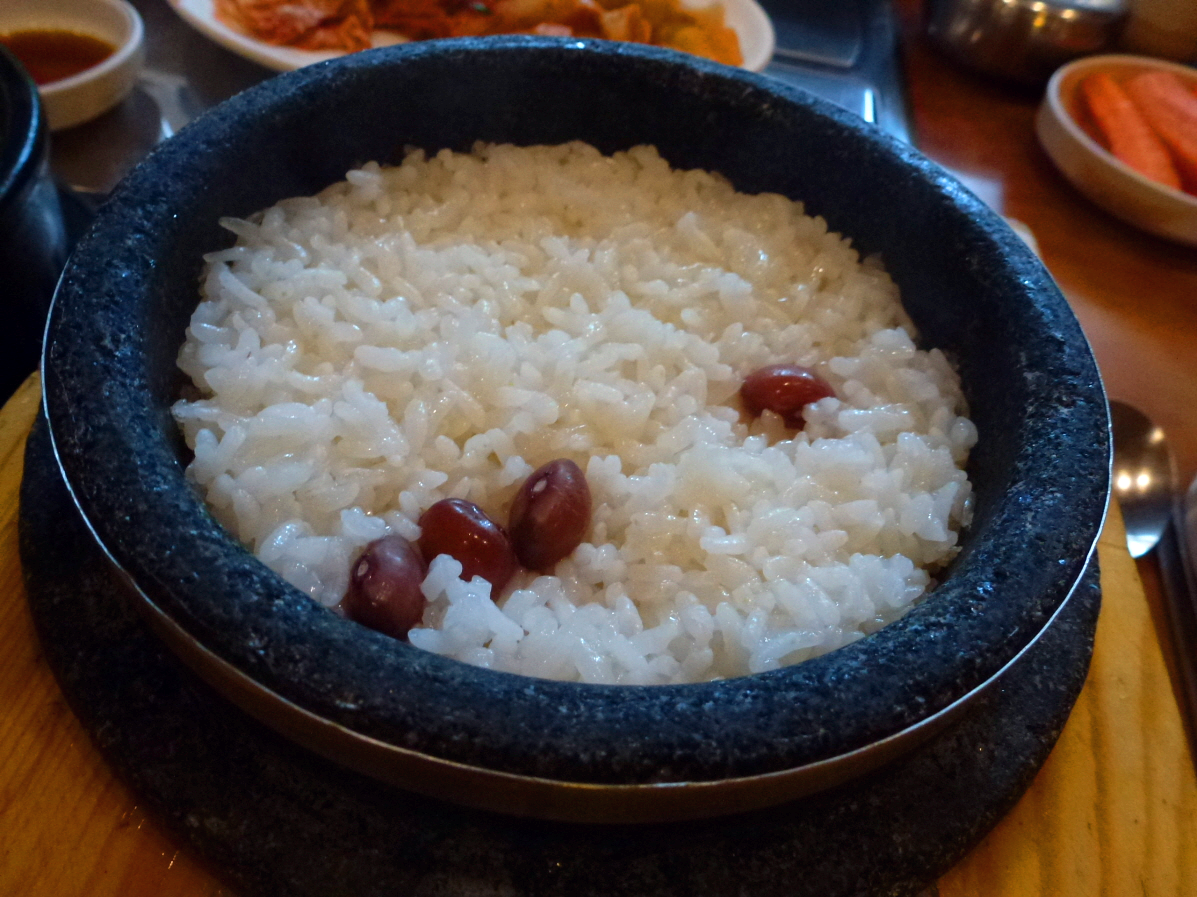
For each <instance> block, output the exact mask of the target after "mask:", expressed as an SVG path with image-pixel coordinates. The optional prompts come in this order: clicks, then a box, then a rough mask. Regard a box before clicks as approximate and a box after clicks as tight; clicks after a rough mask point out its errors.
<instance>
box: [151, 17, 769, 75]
mask: <svg viewBox="0 0 1197 897" xmlns="http://www.w3.org/2000/svg"><path fill="white" fill-rule="evenodd" d="M169 2H170V5H171V6H172V7H174V9H175V11H176V12H177V13H178V14H179V15H180V16H181V17H182V18H183V19H184V21H186V22H187V23H188V24H190V25H191V26H192V27H194V28H195V29H196V30H198V31H199V32H201V33H202V34H204V35H205V36H207V37H209V38H211V39H212V40H214V41H215V42H216V43H218V44H220V45H221V46H222V47H224V48H225V49H226V50H231V51H232V52H234V53H236V54H238V55H240V56H243V57H245V58H246V59H250V60H252V61H254V62H256V63H258V64H259V65H264V66H266V67H267V68H271V69H274V70H275V71H279V72H288V71H292V70H294V69H297V68H301V67H302V66H305V65H311V64H312V63H314V62H323V61H324V60H326V59H333V58H335V57H337V56H343V55H344V53H343V52H341V51H339V50H302V49H298V48H296V47H292V46H279V45H276V44H269V43H266V42H265V41H261V40H257V39H256V38H253V37H250V36H249V35H247V34H244V33H243V32H241V31H238V30H237V29H236V28H233V27H231V26H229V25H228V24H226V23H225V22H223V21H221V20H220V19H218V18H217V16H216V12H215V4H214V3H213V0H169ZM718 2H719V4H720V5H721V6H723V8H724V15H725V16H726V21H727V24H728V25H729V26H731V28H732V29H733V30H734V31H735V32H736V36H737V37H738V38H739V39H740V51H741V53H742V54H743V56H744V62H743V64H742V67H743V68H746V69H748V70H750V71H754V72H759V71H760V70H761V69H763V68H764V67H765V66H766V65H768V63H769V59H770V58H771V57H772V56H773V42H774V37H773V25H772V23H771V22H770V20H769V16H768V15H767V14H766V13H765V11H764V10H763V9H761V7H760V5H759V4H758V3H757V2H756V0H718ZM684 5H690V6H696V7H698V6H703V5H706V4H702V3H690V4H684ZM372 40H373V45H374V46H375V47H384V46H390V45H392V44H397V43H405V42H406V38H404V37H403V36H401V35H398V34H396V33H394V32H392V31H386V30H383V29H379V30H376V31H374V32H373V35H372Z"/></svg>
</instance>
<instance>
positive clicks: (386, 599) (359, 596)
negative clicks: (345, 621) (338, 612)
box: [341, 535, 428, 638]
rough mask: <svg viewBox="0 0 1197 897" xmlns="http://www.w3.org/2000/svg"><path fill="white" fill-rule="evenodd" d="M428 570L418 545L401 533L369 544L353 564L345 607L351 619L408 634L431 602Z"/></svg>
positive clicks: (397, 634)
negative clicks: (427, 598)
mask: <svg viewBox="0 0 1197 897" xmlns="http://www.w3.org/2000/svg"><path fill="white" fill-rule="evenodd" d="M427 573H428V567H427V565H426V564H425V563H424V559H423V558H422V557H421V556H420V553H419V552H418V551H417V550H416V547H415V546H414V545H412V544H411V542H409V541H407V539H405V538H403V537H402V536H399V535H391V536H384V537H383V538H381V539H376V540H374V541H373V542H371V543H370V544H369V545H367V546H366V548H365V550H364V551H363V552H362V553H361V555H360V556H359V557H358V559H357V560H356V561H355V562H354V564H353V570H352V572H351V573H350V575H349V589H348V591H346V593H345V597H344V598H343V599H341V609H342V610H343V611H344V612H345V616H347V617H348V618H349V619H351V620H354V621H356V622H358V623H361V624H362V625H363V626H369V627H370V628H371V629H377V630H378V631H379V632H383V633H386V634H387V635H390V636H393V637H395V638H407V633H408V630H410V629H411V628H412V627H413V626H415V625H416V624H417V623H419V622H420V618H421V617H422V616H423V615H424V605H425V604H426V603H427V602H426V601H425V598H424V593H423V592H421V591H420V584H421V583H422V582H423V581H424V577H425V576H426V575H427Z"/></svg>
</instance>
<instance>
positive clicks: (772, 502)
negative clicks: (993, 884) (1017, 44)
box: [174, 143, 976, 684]
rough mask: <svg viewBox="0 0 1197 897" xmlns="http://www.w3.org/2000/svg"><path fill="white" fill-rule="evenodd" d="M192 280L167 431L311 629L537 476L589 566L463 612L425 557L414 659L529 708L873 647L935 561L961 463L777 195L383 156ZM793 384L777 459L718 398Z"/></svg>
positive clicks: (866, 303) (812, 233)
mask: <svg viewBox="0 0 1197 897" xmlns="http://www.w3.org/2000/svg"><path fill="white" fill-rule="evenodd" d="M223 224H224V226H225V227H227V228H228V229H229V230H231V231H233V232H234V233H235V234H236V235H237V241H236V245H235V246H234V247H233V248H231V249H227V250H224V251H221V252H216V253H212V254H211V255H209V256H208V258H207V268H206V273H205V275H204V278H203V301H202V302H201V303H200V305H199V308H198V309H196V312H195V315H194V317H193V318H192V321H191V326H190V328H189V329H188V332H187V340H186V343H185V345H184V346H183V349H182V351H181V353H180V357H179V364H180V366H181V367H182V369H183V370H184V371H185V372H186V373H187V374H188V375H190V376H191V378H192V379H193V380H194V382H195V384H196V385H197V386H198V388H199V390H200V392H201V393H202V395H203V396H204V397H203V398H201V399H199V400H197V401H189V400H185V401H180V402H179V403H178V404H177V405H176V406H175V409H174V411H175V415H176V417H177V419H178V421H179V423H180V424H181V426H182V428H183V430H184V431H185V434H186V438H187V441H188V443H189V444H190V445H191V446H192V447H193V448H194V450H195V460H194V462H193V463H192V464H191V465H190V467H189V475H190V477H191V479H192V480H193V481H194V483H195V484H196V485H197V486H198V487H199V488H200V489H201V490H202V492H203V494H204V495H205V496H206V498H207V501H208V502H209V504H210V505H211V507H212V509H213V511H214V513H215V514H216V516H217V517H218V519H219V520H220V521H221V522H222V523H223V524H224V525H225V526H227V527H228V528H229V529H230V530H231V531H232V532H233V533H235V534H236V535H237V536H238V537H239V538H240V539H242V540H243V541H244V542H245V543H246V544H247V545H249V546H250V547H251V548H252V550H253V551H254V552H255V553H256V554H257V556H258V557H259V558H261V559H262V561H264V562H265V563H266V564H268V565H269V566H270V567H271V568H273V569H274V570H276V571H277V572H278V573H280V574H281V575H282V576H284V577H285V578H286V579H287V580H288V581H290V582H291V583H292V584H294V585H295V586H296V587H298V588H299V589H301V590H303V591H304V592H306V593H307V594H309V595H311V596H312V598H314V599H315V600H316V601H319V602H321V603H322V604H325V605H329V606H331V605H334V604H336V603H337V602H338V601H339V600H340V598H341V596H342V594H343V593H344V591H345V588H346V585H347V582H348V576H349V570H350V566H351V563H352V561H353V559H354V558H355V557H356V555H357V554H358V553H359V552H360V551H361V549H362V548H363V547H364V546H365V545H366V544H367V543H368V542H370V541H371V540H373V539H376V538H379V537H380V536H382V535H384V534H386V533H390V532H397V533H400V534H402V535H404V536H406V537H407V538H409V539H415V538H416V537H418V535H419V527H418V525H417V523H416V521H417V520H418V518H419V516H420V514H421V513H422V512H423V511H424V510H425V509H426V508H427V507H428V506H429V505H431V504H432V503H433V502H435V501H437V500H439V499H442V498H447V497H459V498H466V499H469V500H471V501H474V502H476V503H477V504H478V505H479V506H481V507H482V508H483V509H484V510H486V511H487V512H488V513H489V514H490V515H491V516H492V517H494V518H495V519H496V520H498V521H499V522H500V523H505V522H506V517H507V509H508V507H509V506H510V503H511V500H512V498H513V496H514V494H515V492H516V490H517V489H518V488H519V485H520V483H521V482H522V481H523V480H524V478H525V477H526V476H527V475H528V474H530V473H531V472H532V471H533V470H534V469H536V468H537V467H539V466H540V465H541V464H543V463H545V462H547V461H550V460H552V459H554V458H560V457H567V458H572V459H573V460H574V461H576V462H577V463H578V465H579V466H580V467H581V468H582V470H584V471H585V472H586V476H587V479H588V481H589V484H590V488H591V491H592V493H593V498H594V515H593V524H592V528H591V532H590V536H589V540H588V541H587V542H584V543H583V544H582V545H581V546H580V547H579V548H578V549H577V550H576V551H575V552H574V553H573V555H572V556H571V557H568V558H566V559H565V560H563V561H562V562H560V563H559V564H558V565H557V567H556V570H555V574H554V575H552V576H543V575H535V574H530V573H520V574H517V576H516V578H515V580H514V581H513V583H512V584H511V585H510V586H509V587H508V589H507V592H506V594H504V595H501V596H497V597H498V602H497V603H496V602H495V601H494V600H492V599H493V598H494V597H496V596H492V595H490V587H489V584H488V583H486V582H484V581H483V580H481V579H476V580H475V581H474V582H472V583H466V582H464V581H462V580H460V579H459V578H458V576H457V574H458V572H459V570H460V565H459V564H458V563H457V562H456V561H454V560H452V559H451V558H449V557H441V558H438V559H437V560H436V561H435V562H434V563H433V564H432V566H431V568H430V571H429V574H428V578H427V579H426V580H425V583H424V592H425V594H426V595H427V596H428V598H429V599H430V604H429V607H428V610H427V612H426V614H425V617H424V621H423V626H422V627H418V628H416V629H414V630H412V632H411V634H410V640H411V642H412V644H414V645H416V646H418V647H420V648H423V649H425V650H428V651H435V652H438V653H441V654H445V655H448V656H450V657H455V658H458V659H460V660H463V661H466V662H468V663H473V664H478V665H481V666H486V667H493V668H495V669H501V670H509V671H512V672H517V673H523V674H527V675H532V676H545V677H552V678H558V679H567V680H575V679H576V680H581V681H586V682H606V683H649V684H651V683H668V682H689V681H702V680H708V679H713V678H720V677H731V676H739V675H744V674H747V673H755V672H759V671H763V670H770V669H774V668H776V667H778V666H781V665H784V664H790V663H795V662H798V661H801V660H804V659H807V658H809V657H812V656H815V655H818V654H823V653H825V652H827V651H831V650H833V649H835V648H838V647H840V646H842V645H844V644H847V643H849V642H851V641H853V640H855V639H858V638H860V637H861V636H863V635H865V634H867V633H869V632H872V631H874V630H876V629H878V628H879V627H881V626H883V625H885V624H886V623H888V622H890V621H892V620H894V619H896V618H897V617H899V616H901V615H902V614H903V613H904V612H905V611H906V610H907V609H908V608H909V607H910V606H911V604H912V603H913V602H915V601H917V600H918V599H919V598H920V597H921V596H922V595H923V594H924V593H925V592H926V590H927V589H928V587H929V585H930V583H931V578H930V575H931V574H932V573H933V572H934V571H935V570H936V569H937V568H938V567H939V566H941V565H943V564H944V563H945V562H946V561H948V560H949V559H950V558H951V557H952V556H953V554H954V553H955V551H956V550H957V549H956V544H957V531H958V530H959V528H960V527H961V526H963V525H965V524H966V523H967V521H968V517H969V513H970V511H969V508H970V485H969V483H968V480H967V478H966V476H965V474H964V472H963V466H964V464H965V461H966V458H967V454H968V451H969V449H970V448H971V447H972V445H973V444H974V442H975V439H976V431H975V428H974V427H973V425H972V424H971V423H970V421H969V420H968V419H967V417H966V414H967V409H966V407H965V402H964V399H963V396H962V394H961V391H960V386H959V381H958V378H957V376H956V374H955V373H954V372H953V370H952V368H951V366H950V365H949V363H948V361H947V360H946V359H945V357H944V356H943V354H942V353H940V352H939V351H936V350H932V351H929V352H927V351H922V350H919V349H916V348H915V345H914V343H913V341H912V337H911V333H912V327H911V325H910V322H909V320H908V319H907V317H906V315H905V313H904V312H903V310H902V307H901V305H900V303H899V297H898V292H897V289H896V287H895V286H894V284H893V283H892V282H891V280H890V279H889V277H888V276H887V275H886V274H885V272H884V271H883V270H882V268H881V267H880V264H879V263H878V262H877V261H876V260H872V259H865V260H863V261H861V260H860V259H859V258H858V255H857V253H856V252H855V251H854V250H853V249H852V248H851V245H850V243H849V242H848V241H847V240H845V239H842V238H841V237H839V236H838V235H836V234H832V233H828V231H827V227H826V224H825V222H824V221H822V220H821V219H818V218H812V217H808V216H806V215H804V213H803V209H802V205H801V204H800V203H796V202H792V201H790V200H789V199H786V198H784V197H782V196H778V195H768V194H767V195H757V196H748V195H744V194H740V193H737V192H735V191H734V190H733V189H732V187H731V186H730V185H729V184H728V183H727V182H726V181H725V180H724V179H723V178H721V177H719V176H716V175H712V174H708V173H704V172H701V171H673V170H671V169H670V168H669V166H668V164H667V163H666V162H665V161H663V160H662V159H661V157H660V156H659V155H658V154H657V152H656V151H655V150H654V149H653V148H651V147H638V148H636V149H633V150H630V151H628V152H626V153H619V154H616V155H615V156H613V157H608V156H603V155H601V154H600V153H599V152H597V151H596V150H595V149H593V148H591V147H589V146H586V145H583V144H578V143H574V144H569V145H565V146H556V147H533V148H516V147H512V146H478V147H477V148H476V150H475V151H474V153H472V154H455V153H450V152H447V151H446V152H441V153H438V154H437V155H436V156H434V157H432V158H428V157H426V156H425V154H424V153H422V152H412V153H411V154H409V155H408V156H407V158H406V159H405V161H404V162H403V163H402V164H401V165H399V166H397V167H392V168H383V167H380V166H378V165H376V164H368V165H365V166H364V167H362V168H361V169H360V170H356V171H351V172H349V174H348V175H347V179H346V180H345V181H344V182H342V183H339V184H335V185H333V186H332V187H329V188H328V189H327V190H325V191H324V192H323V193H321V194H320V195H319V196H316V197H305V198H299V199H289V200H285V201H284V202H281V203H279V204H278V205H277V206H275V207H274V208H271V209H268V210H266V211H264V212H261V213H259V214H257V215H255V216H253V217H252V218H251V219H250V220H248V221H242V220H226V221H224V222H223ZM783 361H784V362H793V363H798V364H802V365H806V366H809V367H812V368H814V369H815V370H816V371H818V372H819V373H820V374H821V375H822V376H823V377H824V378H826V379H827V380H828V381H829V382H830V383H831V385H832V386H833V387H834V388H835V391H836V397H835V398H828V399H823V400H822V401H820V402H818V403H816V404H815V405H813V406H811V407H810V408H808V410H807V414H806V417H807V425H806V428H805V430H804V431H802V432H797V433H795V432H793V431H788V430H786V429H785V428H784V427H783V426H782V425H781V423H780V419H779V418H778V417H777V416H776V415H773V414H772V413H769V412H766V413H765V415H764V416H763V417H762V418H761V419H760V420H758V421H755V422H751V423H745V422H743V421H742V420H741V414H740V411H739V406H738V399H737V392H738V389H739V386H740V383H741V382H742V380H743V378H744V377H745V376H746V375H747V374H749V373H751V372H752V371H754V370H756V369H757V368H760V367H762V366H764V365H767V364H773V363H778V362H783Z"/></svg>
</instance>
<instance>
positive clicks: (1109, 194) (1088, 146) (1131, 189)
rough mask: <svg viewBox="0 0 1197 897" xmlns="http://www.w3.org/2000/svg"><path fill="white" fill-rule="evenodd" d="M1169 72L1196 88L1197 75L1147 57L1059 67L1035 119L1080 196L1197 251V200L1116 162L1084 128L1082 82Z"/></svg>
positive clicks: (1113, 57)
mask: <svg viewBox="0 0 1197 897" xmlns="http://www.w3.org/2000/svg"><path fill="white" fill-rule="evenodd" d="M1147 71H1163V72H1171V73H1173V74H1175V75H1176V76H1177V77H1179V78H1181V79H1182V80H1183V81H1184V82H1185V83H1186V84H1188V85H1190V86H1191V87H1193V88H1197V70H1194V69H1193V68H1191V67H1189V66H1185V65H1180V64H1177V63H1173V62H1167V61H1165V60H1161V59H1154V58H1151V57H1146V56H1125V55H1103V56H1090V57H1087V58H1085V59H1080V60H1077V61H1075V62H1072V63H1070V64H1068V65H1066V66H1064V67H1063V68H1061V69H1060V70H1059V71H1058V72H1056V74H1055V75H1053V76H1052V79H1051V81H1050V82H1049V83H1048V86H1047V93H1046V95H1045V96H1044V99H1043V102H1042V104H1041V105H1040V107H1039V111H1038V114H1037V116H1036V120H1035V128H1036V133H1037V134H1038V137H1039V142H1040V143H1041V144H1042V145H1043V148H1044V150H1045V151H1046V152H1047V154H1048V156H1050V157H1051V160H1052V161H1053V162H1054V163H1055V164H1056V167H1057V168H1059V169H1060V171H1061V172H1062V173H1063V175H1064V176H1065V177H1066V178H1067V179H1068V180H1069V181H1070V182H1071V183H1072V185H1073V186H1074V187H1076V188H1077V190H1079V191H1080V192H1081V193H1083V194H1084V195H1085V196H1087V197H1088V198H1089V199H1090V200H1092V201H1093V202H1094V203H1096V204H1097V205H1099V206H1101V207H1102V208H1103V209H1105V210H1106V211H1108V212H1110V213H1111V214H1113V215H1115V216H1117V217H1118V218H1121V219H1122V220H1123V221H1125V222H1127V223H1128V224H1132V225H1134V226H1135V227H1138V228H1141V229H1142V230H1145V231H1147V232H1148V233H1152V234H1155V235H1156V236H1160V237H1165V238H1167V239H1169V240H1174V241H1176V242H1179V243H1184V244H1186V245H1189V246H1197V196H1193V195H1190V194H1188V193H1185V192H1182V191H1181V190H1176V189H1172V188H1170V187H1166V186H1164V185H1163V184H1160V183H1157V182H1156V181H1154V180H1151V179H1149V178H1147V177H1145V176H1144V175H1142V174H1140V173H1139V172H1137V171H1135V170H1133V169H1132V168H1131V167H1130V166H1128V165H1126V164H1124V163H1123V162H1121V161H1119V160H1118V159H1116V158H1115V157H1114V156H1113V155H1112V154H1111V153H1110V152H1109V151H1108V150H1106V149H1105V147H1103V146H1102V145H1101V143H1099V142H1098V140H1097V139H1096V137H1095V135H1094V134H1093V133H1091V131H1090V130H1089V129H1088V128H1087V127H1086V124H1085V121H1086V116H1087V113H1086V112H1085V109H1084V106H1083V104H1082V100H1081V94H1080V88H1081V84H1082V82H1083V81H1084V80H1085V79H1086V78H1087V77H1088V76H1090V75H1092V74H1096V73H1101V72H1104V73H1107V74H1109V75H1111V76H1113V78H1114V79H1115V81H1122V80H1124V79H1126V78H1129V77H1132V76H1134V75H1135V74H1138V73H1140V72H1147Z"/></svg>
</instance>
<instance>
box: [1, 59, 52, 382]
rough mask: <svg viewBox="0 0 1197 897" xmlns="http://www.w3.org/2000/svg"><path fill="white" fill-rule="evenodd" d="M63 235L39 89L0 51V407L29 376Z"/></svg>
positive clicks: (42, 327)
mask: <svg viewBox="0 0 1197 897" xmlns="http://www.w3.org/2000/svg"><path fill="white" fill-rule="evenodd" d="M67 251H68V235H67V231H66V227H65V225H64V223H63V217H62V209H61V207H60V205H59V198H58V191H57V189H56V188H55V186H54V181H53V179H52V178H51V176H50V167H49V161H48V156H47V126H46V121H45V116H44V114H43V111H42V107H41V102H40V101H39V99H38V93H37V87H36V85H35V84H34V83H33V80H32V79H31V78H30V77H29V76H28V74H26V72H25V70H24V68H22V67H21V65H20V63H18V62H17V61H16V59H15V58H14V57H13V56H12V55H11V54H9V53H8V51H7V50H5V49H4V48H3V47H0V310H2V311H3V313H4V318H5V325H4V335H3V339H2V340H0V401H3V400H4V399H7V398H8V396H9V395H11V394H12V391H13V390H14V389H16V388H17V387H18V386H19V385H20V384H21V382H22V381H23V380H24V379H25V378H26V377H28V376H29V375H30V374H31V373H33V371H34V369H35V368H36V367H37V360H38V357H39V356H40V354H41V344H42V330H43V329H44V327H45V323H46V312H47V311H48V310H49V308H50V297H51V296H52V295H53V292H54V284H55V283H56V282H57V280H58V273H59V272H60V271H61V270H62V265H63V263H64V262H65V261H66V257H67Z"/></svg>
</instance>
